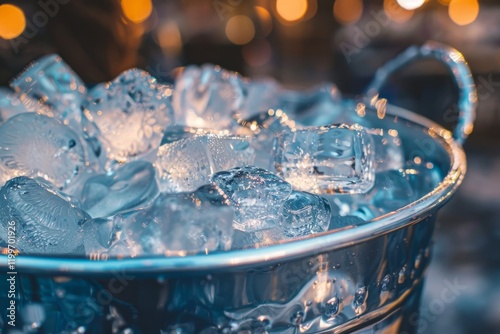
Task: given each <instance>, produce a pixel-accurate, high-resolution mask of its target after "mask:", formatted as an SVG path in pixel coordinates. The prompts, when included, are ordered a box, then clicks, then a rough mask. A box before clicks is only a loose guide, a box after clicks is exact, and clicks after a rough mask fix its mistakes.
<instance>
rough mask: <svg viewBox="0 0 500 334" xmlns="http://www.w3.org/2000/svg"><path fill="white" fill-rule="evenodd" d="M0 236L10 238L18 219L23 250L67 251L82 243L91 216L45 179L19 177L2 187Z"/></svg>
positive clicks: (17, 244) (17, 224) (18, 240)
mask: <svg viewBox="0 0 500 334" xmlns="http://www.w3.org/2000/svg"><path fill="white" fill-rule="evenodd" d="M0 217H2V221H1V224H2V228H1V229H0V237H1V238H2V239H4V240H7V231H8V224H9V222H11V221H13V222H15V228H16V232H15V233H16V245H15V246H16V247H17V248H18V249H19V251H20V252H21V253H34V254H66V253H70V252H72V251H73V250H75V249H76V248H77V247H78V246H80V245H81V244H82V238H83V233H82V229H83V225H84V224H85V223H86V222H87V221H88V220H90V216H89V215H88V214H87V213H85V212H84V211H83V210H81V209H79V208H78V207H77V206H75V204H74V203H72V202H71V201H69V199H68V198H67V197H66V196H64V195H63V194H60V193H58V192H57V190H55V189H53V188H52V187H51V186H50V184H48V183H46V182H45V181H38V180H35V179H30V178H28V177H17V178H14V179H12V180H10V181H8V182H7V183H6V184H5V185H4V186H3V187H2V188H1V189H0Z"/></svg>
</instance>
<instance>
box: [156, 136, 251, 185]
mask: <svg viewBox="0 0 500 334" xmlns="http://www.w3.org/2000/svg"><path fill="white" fill-rule="evenodd" d="M253 160H254V149H253V148H252V147H251V146H250V142H249V138H248V137H243V136H228V135H217V134H211V133H206V134H197V133H190V134H189V135H187V136H184V137H182V138H181V139H179V140H177V141H174V142H171V143H166V144H164V145H162V146H161V147H160V148H159V150H158V156H157V160H156V162H155V167H156V170H157V173H158V179H159V183H160V190H161V191H162V192H182V191H194V190H196V189H197V188H198V187H200V186H202V185H204V184H207V183H208V182H209V178H210V176H211V175H212V174H214V173H216V172H219V171H222V170H226V169H230V168H233V167H238V166H246V165H249V164H252V163H253Z"/></svg>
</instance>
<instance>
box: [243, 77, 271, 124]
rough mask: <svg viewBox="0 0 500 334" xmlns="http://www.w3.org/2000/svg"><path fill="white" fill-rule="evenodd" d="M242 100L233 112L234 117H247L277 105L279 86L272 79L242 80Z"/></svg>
mask: <svg viewBox="0 0 500 334" xmlns="http://www.w3.org/2000/svg"><path fill="white" fill-rule="evenodd" d="M243 89H244V92H245V93H244V96H245V98H244V100H243V104H242V106H241V108H239V110H238V112H237V113H236V114H235V118H236V119H241V120H245V119H249V118H251V117H254V116H255V115H258V114H260V113H262V112H267V111H268V110H269V109H276V108H277V107H278V105H279V102H278V95H279V90H280V87H279V85H278V83H277V82H276V81H274V80H273V79H268V78H266V79H260V80H253V81H250V80H248V81H243Z"/></svg>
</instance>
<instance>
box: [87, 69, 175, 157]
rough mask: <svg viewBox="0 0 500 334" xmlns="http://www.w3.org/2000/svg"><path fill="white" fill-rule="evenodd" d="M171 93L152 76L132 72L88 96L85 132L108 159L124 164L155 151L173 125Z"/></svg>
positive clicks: (134, 70) (91, 92)
mask: <svg viewBox="0 0 500 334" xmlns="http://www.w3.org/2000/svg"><path fill="white" fill-rule="evenodd" d="M171 94H172V90H171V88H170V87H168V86H165V85H160V84H158V83H157V82H156V79H155V78H153V77H152V76H150V75H149V73H147V72H145V71H142V70H139V69H131V70H128V71H125V72H123V73H122V74H120V75H119V76H118V77H117V78H116V79H114V80H113V81H111V82H109V83H105V84H100V85H97V86H96V87H94V88H93V89H91V90H90V92H89V97H88V99H87V100H86V101H85V104H84V114H85V117H84V119H83V121H84V128H85V130H86V131H87V136H88V137H89V138H95V137H98V139H99V140H100V142H102V143H103V146H104V148H105V149H106V154H107V157H108V159H110V160H117V161H120V162H125V161H128V160H130V159H131V158H135V157H138V156H142V155H145V154H147V153H148V152H150V151H152V150H153V149H156V148H157V147H158V146H159V145H160V143H161V140H162V138H163V131H164V130H165V129H166V128H167V127H168V126H169V125H170V124H171V123H172V121H173V111H172V108H171V104H170V96H171Z"/></svg>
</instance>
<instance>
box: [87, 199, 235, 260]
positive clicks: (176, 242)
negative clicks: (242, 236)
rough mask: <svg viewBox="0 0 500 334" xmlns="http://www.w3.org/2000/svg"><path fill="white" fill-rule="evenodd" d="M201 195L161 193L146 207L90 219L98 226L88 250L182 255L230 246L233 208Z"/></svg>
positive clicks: (92, 229)
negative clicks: (213, 202) (214, 203)
mask: <svg viewBox="0 0 500 334" xmlns="http://www.w3.org/2000/svg"><path fill="white" fill-rule="evenodd" d="M201 191H202V192H203V191H204V190H201ZM197 198H198V196H197V195H196V193H181V194H161V195H160V196H159V197H157V199H156V200H155V202H154V204H153V205H152V206H150V207H148V208H146V209H143V210H138V211H133V212H130V213H126V214H121V215H117V216H115V217H113V218H111V219H107V220H103V219H98V220H94V221H92V222H89V224H94V226H89V233H90V238H89V239H88V240H86V243H85V247H86V253H87V254H88V255H89V256H93V257H102V254H103V253H106V254H109V252H110V251H114V252H116V253H115V254H111V255H121V256H139V255H148V254H164V255H168V254H177V255H178V254H186V253H199V252H212V251H216V250H228V249H230V247H231V242H232V234H233V227H232V223H233V217H234V211H233V209H232V208H230V207H229V206H227V205H224V204H223V203H220V205H212V204H210V203H208V202H203V201H201V200H197ZM92 235H93V236H94V237H93V236H92ZM96 240H97V241H96Z"/></svg>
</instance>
